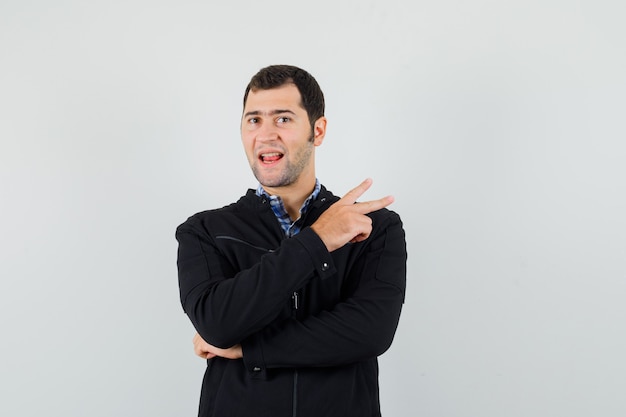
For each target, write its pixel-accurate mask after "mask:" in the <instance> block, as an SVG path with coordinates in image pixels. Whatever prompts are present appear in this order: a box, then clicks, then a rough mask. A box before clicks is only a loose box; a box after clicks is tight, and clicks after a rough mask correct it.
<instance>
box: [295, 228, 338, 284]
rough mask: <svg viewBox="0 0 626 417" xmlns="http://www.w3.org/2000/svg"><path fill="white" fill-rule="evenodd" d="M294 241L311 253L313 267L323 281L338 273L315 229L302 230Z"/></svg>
mask: <svg viewBox="0 0 626 417" xmlns="http://www.w3.org/2000/svg"><path fill="white" fill-rule="evenodd" d="M294 239H296V240H297V241H298V242H300V243H301V244H302V246H304V248H305V249H306V251H307V252H308V253H309V255H310V256H311V261H312V262H313V267H314V268H315V270H316V271H317V275H318V276H319V277H320V278H321V279H326V278H329V277H331V276H332V275H334V274H335V273H336V272H337V269H336V268H335V263H334V262H333V258H332V256H331V255H330V252H328V249H326V245H324V242H323V241H322V239H320V237H319V236H318V235H317V233H315V232H314V231H313V229H311V228H310V227H306V228H304V229H302V231H300V233H298V234H297V235H295V236H294Z"/></svg>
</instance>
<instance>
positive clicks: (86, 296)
mask: <svg viewBox="0 0 626 417" xmlns="http://www.w3.org/2000/svg"><path fill="white" fill-rule="evenodd" d="M624 4H625V3H624V2H622V1H618V0H615V1H610V0H594V1H592V0H580V1H565V0H541V1H538V0H525V1H521V0H513V1H495V0H492V1H487V0H480V1H461V0H457V1H453V0H441V1H421V0H420V1H397V0H385V1H369V0H368V1H363V0H360V1H356V0H353V1H340V0H334V1H326V0H316V1H311V2H298V1H291V2H279V1H272V0H270V1H266V2H252V1H231V2H227V1H221V2H215V1H191V0H182V1H181V0H178V1H170V0H163V1H158V0H156V1H147V0H125V1H111V0H109V1H78V0H68V1H55V2H47V1H42V0H39V1H37V0H20V1H17V0H13V1H11V0H1V1H0V139H1V148H0V180H1V194H0V198H1V204H0V210H1V211H0V260H1V263H0V277H1V280H0V309H1V310H0V313H1V314H0V325H1V343H0V349H1V351H0V396H1V398H0V415H2V416H7V417H8V416H40V415H47V416H63V417H68V416H76V417H79V416H80V417H82V416H90V417H98V416H192V415H195V413H196V409H197V401H198V395H199V388H200V380H201V375H202V372H203V368H204V364H203V362H202V360H200V359H198V358H196V357H194V356H193V354H192V346H191V338H192V336H193V329H192V327H191V325H190V324H189V322H188V320H187V318H186V317H185V315H184V314H183V312H182V309H181V307H180V304H179V300H178V284H177V276H176V268H175V262H176V248H177V246H176V242H175V240H174V230H175V228H176V226H177V225H178V224H179V223H181V222H182V221H184V220H185V219H186V218H187V217H188V216H189V215H191V214H193V213H195V212H197V211H201V210H204V209H208V208H214V207H219V206H222V205H224V204H227V203H230V202H231V201H233V200H235V199H236V198H238V197H239V196H240V195H241V194H243V192H244V191H245V189H246V188H248V187H254V186H255V185H256V181H255V180H254V178H253V176H252V175H251V173H250V170H249V168H248V166H247V162H246V160H245V157H244V154H243V150H242V147H241V145H240V141H239V117H240V114H241V99H242V95H243V90H244V87H245V85H246V84H247V82H248V80H249V79H250V77H251V76H252V75H253V74H254V73H255V72H256V71H257V70H258V69H260V68H261V67H264V66H266V65H269V64H276V63H287V64H294V65H298V66H301V67H303V68H305V69H307V70H308V71H310V72H311V73H312V74H313V75H314V76H315V77H316V78H317V80H318V81H319V83H320V84H321V86H322V88H323V89H324V91H325V94H326V100H327V117H328V119H329V126H328V135H327V138H326V141H325V143H324V145H323V146H322V147H321V148H319V149H318V151H317V161H318V176H319V178H320V179H321V180H322V182H323V183H324V184H326V185H327V186H328V187H329V188H330V189H331V190H333V191H334V192H335V193H337V194H343V193H345V192H346V191H347V190H348V189H350V188H351V187H352V186H354V185H356V184H357V183H358V182H360V181H361V180H362V179H363V178H365V177H368V176H369V177H372V178H374V181H375V185H374V187H373V188H372V190H371V191H369V192H368V194H367V196H368V197H372V198H374V197H380V196H383V195H386V194H393V195H395V197H396V199H397V202H396V203H394V205H393V208H394V210H396V211H397V212H399V213H400V214H401V216H402V218H403V220H404V223H405V228H406V233H407V244H408V250H409V265H408V290H407V298H406V304H405V308H404V311H403V315H402V319H401V323H400V327H399V329H398V332H397V335H396V339H395V341H394V344H393V346H392V348H391V349H390V350H389V351H388V352H387V353H386V354H385V355H383V356H382V358H381V401H382V407H383V414H384V415H385V416H386V417H394V416H402V417H404V416H428V417H439V416H441V417H476V416H479V417H482V416H485V417H502V416H507V417H508V416H525V417H526V416H528V417H530V416H568V417H572V416H602V417H607V416H616V417H617V416H620V417H621V416H624V415H626V395H624V392H625V391H626V359H625V354H624V352H626V334H625V330H624V328H625V327H626V304H625V300H626V261H625V255H626V238H625V236H626V221H625V216H624V213H625V212H626V196H625V194H626V186H625V181H626V168H625V162H624V161H625V159H626V145H625V143H624V141H625V139H626V128H625V122H626V117H625V115H626V75H625V74H626V29H625V27H626V26H625V25H624V16H625V15H626V7H625V6H624Z"/></svg>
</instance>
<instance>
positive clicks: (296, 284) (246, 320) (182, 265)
mask: <svg viewBox="0 0 626 417" xmlns="http://www.w3.org/2000/svg"><path fill="white" fill-rule="evenodd" d="M176 238H177V240H178V243H179V246H178V279H179V286H180V297H181V303H182V306H183V310H184V311H185V313H186V314H187V315H188V316H189V319H190V320H191V322H192V323H193V325H194V327H195V328H196V330H197V331H198V333H199V334H200V335H201V336H202V338H203V339H204V340H206V341H207V342H209V343H210V344H212V345H214V346H217V347H220V348H228V347H231V346H233V345H235V344H237V343H240V342H241V341H242V340H244V339H245V338H247V337H249V336H250V335H251V334H253V333H255V332H258V331H259V330H261V329H263V328H264V327H266V326H267V325H268V324H270V323H271V322H272V321H274V320H275V319H276V317H277V316H278V315H279V313H280V312H281V310H282V309H284V308H285V305H286V304H285V303H286V302H287V300H289V299H290V298H291V295H292V293H293V291H296V289H298V288H300V287H302V286H303V285H305V283H306V282H307V281H308V280H310V279H311V278H312V277H313V276H316V275H319V276H322V277H324V276H330V275H331V274H332V273H333V272H334V271H333V270H332V269H329V268H328V265H329V264H330V263H331V262H332V258H331V256H330V254H329V253H328V252H327V251H326V250H325V248H324V247H323V245H319V243H318V242H317V241H319V238H318V237H317V235H315V233H314V232H313V231H307V232H306V233H300V234H299V235H297V236H295V237H294V238H292V239H285V240H284V241H283V242H282V243H281V246H280V248H279V249H278V250H276V251H275V252H271V253H267V254H265V255H263V256H262V258H261V261H260V262H258V263H256V264H255V265H254V266H253V267H251V268H249V269H245V270H243V271H239V272H236V271H235V268H234V267H233V266H232V265H230V264H229V262H228V260H227V259H226V257H225V256H224V254H223V253H221V252H220V251H219V249H218V247H217V246H216V245H215V242H214V241H213V239H212V238H211V237H210V236H209V234H208V233H206V232H205V231H203V230H202V228H201V227H199V226H197V225H196V224H193V223H191V222H189V221H188V222H186V223H184V224H182V225H181V226H179V227H178V229H177V231H176Z"/></svg>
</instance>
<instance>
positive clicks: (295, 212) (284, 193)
mask: <svg viewBox="0 0 626 417" xmlns="http://www.w3.org/2000/svg"><path fill="white" fill-rule="evenodd" d="M298 182H299V181H298ZM263 189H264V190H265V191H266V192H267V193H268V194H269V195H277V196H279V197H280V199H281V200H283V204H284V206H285V209H286V210H287V213H288V214H289V217H291V220H297V219H298V217H300V207H302V204H304V201H305V200H306V199H307V198H309V196H310V195H311V193H312V192H313V190H314V189H315V177H313V179H312V180H309V181H307V182H306V183H302V184H297V183H294V184H291V185H287V186H284V187H276V188H273V187H265V186H263Z"/></svg>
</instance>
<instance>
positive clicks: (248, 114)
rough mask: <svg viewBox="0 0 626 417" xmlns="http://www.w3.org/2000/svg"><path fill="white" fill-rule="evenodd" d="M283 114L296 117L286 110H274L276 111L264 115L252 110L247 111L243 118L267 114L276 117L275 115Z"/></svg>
mask: <svg viewBox="0 0 626 417" xmlns="http://www.w3.org/2000/svg"><path fill="white" fill-rule="evenodd" d="M283 113H289V114H293V115H294V116H295V115H296V113H294V112H293V111H291V110H287V109H276V110H272V111H270V112H269V113H265V112H262V111H259V110H254V111H249V112H246V113H245V114H244V115H243V117H248V116H261V115H263V114H267V115H269V116H276V115H277V114H283Z"/></svg>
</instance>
